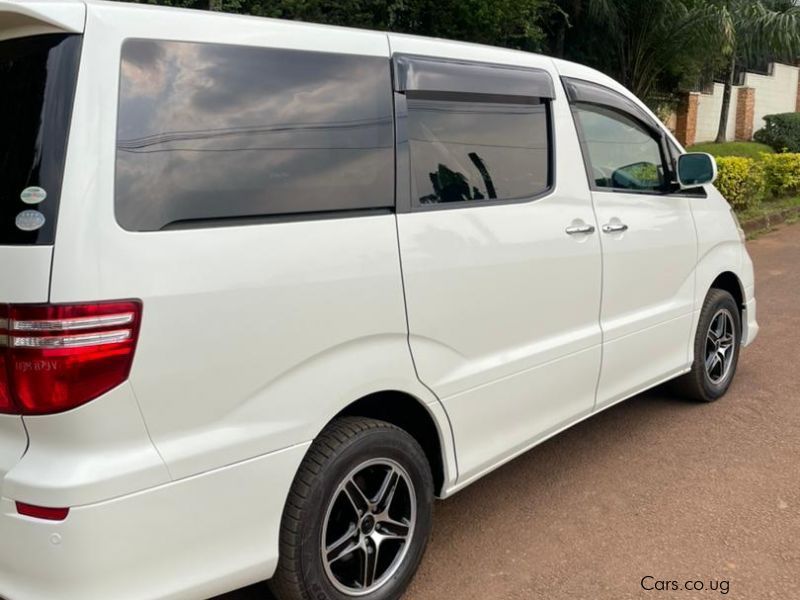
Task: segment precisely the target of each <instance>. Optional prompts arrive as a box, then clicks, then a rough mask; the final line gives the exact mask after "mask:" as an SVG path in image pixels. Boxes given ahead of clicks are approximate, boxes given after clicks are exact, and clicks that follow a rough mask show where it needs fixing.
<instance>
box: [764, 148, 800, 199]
mask: <svg viewBox="0 0 800 600" xmlns="http://www.w3.org/2000/svg"><path fill="white" fill-rule="evenodd" d="M761 164H762V170H763V172H764V183H765V184H766V188H767V190H768V191H769V193H770V194H772V195H773V196H786V195H788V194H797V193H798V192H800V154H769V155H765V156H764V157H763V158H762V160H761Z"/></svg>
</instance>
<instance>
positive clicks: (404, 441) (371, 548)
mask: <svg viewBox="0 0 800 600" xmlns="http://www.w3.org/2000/svg"><path fill="white" fill-rule="evenodd" d="M432 507H433V476H432V474H431V469H430V464H429V463H428V459H427V457H426V455H425V452H424V451H423V450H422V448H421V447H420V445H419V444H418V443H417V441H416V440H415V439H414V438H413V437H412V436H411V435H409V434H408V433H407V432H405V431H403V430H402V429H399V428H397V427H395V426H394V425H391V424H389V423H386V422H384V421H378V420H375V419H368V418H362V417H345V418H341V419H337V420H335V421H333V422H332V423H331V424H330V425H329V426H328V427H326V428H325V430H324V431H323V432H322V433H321V434H320V435H319V436H318V437H317V439H316V440H315V441H314V443H313V444H312V445H311V447H310V448H309V450H308V453H307V454H306V457H305V459H304V460H303V463H302V464H301V465H300V469H299V471H298V473H297V476H296V477H295V480H294V483H293V484H292V489H291V491H290V493H289V499H288V500H287V502H286V509H285V510H284V514H283V521H282V523H281V547H280V558H279V561H278V569H277V571H276V573H275V575H274V576H273V578H272V580H271V581H270V586H271V587H272V588H273V591H274V592H275V595H276V596H277V597H278V598H280V599H281V600H310V599H311V598H313V599H314V600H318V599H319V600H327V599H331V600H347V599H348V598H359V599H360V600H395V599H397V598H400V596H401V595H402V594H403V592H404V591H405V589H406V587H407V586H408V584H409V583H410V582H411V578H412V577H413V576H414V572H415V571H416V569H417V566H418V565H419V562H420V560H422V555H423V553H424V551H425V546H426V545H427V542H428V536H429V535H430V529H431V519H432Z"/></svg>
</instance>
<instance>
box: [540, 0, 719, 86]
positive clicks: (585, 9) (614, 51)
mask: <svg viewBox="0 0 800 600" xmlns="http://www.w3.org/2000/svg"><path fill="white" fill-rule="evenodd" d="M559 7H560V9H561V11H562V14H564V15H567V16H568V20H569V30H568V31H567V32H566V34H565V33H564V29H565V28H564V26H563V24H562V23H563V20H562V21H561V22H559V25H558V27H557V30H556V33H555V34H554V35H553V36H552V37H553V38H554V39H553V46H554V49H555V51H556V53H557V54H558V53H559V51H560V49H561V48H563V53H564V54H565V55H566V56H567V57H568V58H571V59H573V60H577V61H579V62H583V63H586V64H589V65H591V66H594V67H595V68H598V69H599V70H601V71H604V72H605V73H608V74H609V75H611V76H612V77H614V78H615V79H617V80H618V81H620V82H621V83H622V84H623V85H625V86H626V87H628V88H629V89H631V90H632V91H633V92H634V93H635V94H636V95H637V96H639V97H641V98H643V99H648V98H649V97H650V96H651V95H652V94H654V93H655V92H656V91H658V90H659V88H660V87H661V85H660V84H661V83H662V81H663V79H664V77H665V76H667V75H668V74H670V73H671V72H672V71H673V70H674V68H675V65H677V64H680V65H682V66H684V67H685V66H687V65H693V66H696V67H697V68H698V69H699V67H700V65H701V64H702V62H703V60H704V59H705V57H706V56H707V51H708V48H709V47H710V46H711V44H712V41H711V40H710V39H709V38H708V36H707V35H706V25H707V24H709V23H711V22H713V18H714V17H715V16H716V14H717V13H716V12H715V10H714V7H711V6H709V4H708V3H707V2H703V1H702V0H658V1H657V2H656V1H653V2H643V1H642V0H559ZM562 36H566V39H565V40H562V39H559V38H561V37H562Z"/></svg>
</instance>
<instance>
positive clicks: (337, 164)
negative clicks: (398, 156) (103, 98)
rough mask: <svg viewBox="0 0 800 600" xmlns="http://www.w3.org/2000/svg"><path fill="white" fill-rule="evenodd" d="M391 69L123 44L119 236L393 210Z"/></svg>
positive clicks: (293, 53) (336, 59) (342, 58)
mask: <svg viewBox="0 0 800 600" xmlns="http://www.w3.org/2000/svg"><path fill="white" fill-rule="evenodd" d="M392 118H393V117H392V98H391V80H390V69H389V64H388V59H385V58H378V57H362V56H354V55H343V54H331V53H322V52H304V51H297V50H282V49H270V48H254V47H245V46H230V45H215V44H196V43H185V42H160V41H152V40H128V41H126V42H125V44H124V46H123V50H122V66H121V88H120V106H119V120H118V131H117V176H116V213H117V219H118V220H119V222H120V224H121V225H122V226H123V227H125V228H126V229H130V230H139V231H142V230H144V231H151V230H157V229H161V228H162V227H164V226H166V225H169V224H173V223H179V222H186V221H193V220H198V219H200V220H203V219H218V218H226V217H249V216H261V215H276V214H287V213H305V212H317V211H332V210H344V209H365V208H376V207H391V206H393V204H394V193H393V177H394V169H393V146H394V137H393V135H394V134H393V124H392Z"/></svg>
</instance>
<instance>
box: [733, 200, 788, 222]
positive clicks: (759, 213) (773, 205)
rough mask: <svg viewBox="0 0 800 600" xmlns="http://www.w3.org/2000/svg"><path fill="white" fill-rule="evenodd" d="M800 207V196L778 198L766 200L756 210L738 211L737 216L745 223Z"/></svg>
mask: <svg viewBox="0 0 800 600" xmlns="http://www.w3.org/2000/svg"><path fill="white" fill-rule="evenodd" d="M796 206H797V207H800V196H794V197H790V198H778V199H776V200H765V201H764V202H762V203H761V204H759V205H758V206H756V207H755V208H747V209H745V210H741V211H737V212H736V215H737V216H738V217H739V220H740V221H741V222H742V223H744V222H745V221H751V220H753V219H758V218H760V217H766V216H769V215H774V214H777V213H779V212H781V211H783V210H786V209H787V208H794V207H796Z"/></svg>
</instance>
